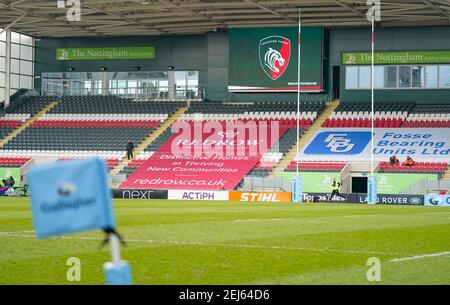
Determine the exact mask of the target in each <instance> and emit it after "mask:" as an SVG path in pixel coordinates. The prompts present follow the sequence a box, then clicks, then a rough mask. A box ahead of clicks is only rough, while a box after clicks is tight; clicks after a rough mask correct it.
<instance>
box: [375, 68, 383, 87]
mask: <svg viewBox="0 0 450 305" xmlns="http://www.w3.org/2000/svg"><path fill="white" fill-rule="evenodd" d="M373 83H374V85H373V86H374V87H375V88H377V89H380V88H383V86H384V66H375V71H374V80H373Z"/></svg>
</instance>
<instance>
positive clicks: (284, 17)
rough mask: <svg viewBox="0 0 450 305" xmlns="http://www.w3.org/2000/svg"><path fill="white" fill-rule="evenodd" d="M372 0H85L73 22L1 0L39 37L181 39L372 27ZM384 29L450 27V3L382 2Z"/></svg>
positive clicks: (48, 0)
mask: <svg viewBox="0 0 450 305" xmlns="http://www.w3.org/2000/svg"><path fill="white" fill-rule="evenodd" d="M366 2H367V1H366V0H357V1H349V0H109V1H106V0H81V7H82V15H81V21H79V22H78V21H75V22H69V21H68V20H67V18H66V13H67V9H63V8H58V7H57V1H56V0H0V27H6V26H8V25H10V24H11V23H13V22H14V21H16V20H17V19H18V18H20V19H19V20H17V21H16V22H15V23H14V24H13V25H12V26H11V29H13V30H15V31H18V32H22V33H26V34H29V35H33V36H36V37H73V36H123V35H177V34H178V35H180V34H197V33H205V32H209V31H217V30H219V31H220V30H223V29H230V28H239V27H268V26H295V25H296V24H297V16H298V8H299V7H301V8H302V23H303V24H304V25H305V26H316V25H321V26H326V27H348V26H361V25H367V19H366V12H367V9H368V6H367V4H366ZM381 18H382V19H381V21H382V22H381V25H382V26H412V25H414V26H417V25H449V24H450V1H449V0H390V1H389V0H388V1H382V13H381Z"/></svg>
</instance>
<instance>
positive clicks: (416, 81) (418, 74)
mask: <svg viewBox="0 0 450 305" xmlns="http://www.w3.org/2000/svg"><path fill="white" fill-rule="evenodd" d="M412 86H413V87H414V88H423V87H425V67H424V66H413V67H412Z"/></svg>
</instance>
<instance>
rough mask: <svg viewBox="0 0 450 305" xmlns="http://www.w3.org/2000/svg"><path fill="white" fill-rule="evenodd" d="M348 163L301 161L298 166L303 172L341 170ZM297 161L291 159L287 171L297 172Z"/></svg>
mask: <svg viewBox="0 0 450 305" xmlns="http://www.w3.org/2000/svg"><path fill="white" fill-rule="evenodd" d="M345 165H346V162H309V161H308V162H299V163H298V168H299V171H302V172H340V171H341V170H342V169H343V168H344V167H345ZM296 170H297V162H296V161H295V160H293V161H291V163H290V164H289V165H288V167H287V169H286V171H288V172H295V171H296Z"/></svg>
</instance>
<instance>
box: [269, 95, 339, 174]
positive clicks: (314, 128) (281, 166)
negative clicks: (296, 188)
mask: <svg viewBox="0 0 450 305" xmlns="http://www.w3.org/2000/svg"><path fill="white" fill-rule="evenodd" d="M339 102H340V101H339V100H338V99H336V100H334V101H333V102H331V103H330V104H329V105H328V106H327V107H326V108H325V109H324V111H323V112H322V113H321V114H320V115H319V116H318V117H317V119H316V120H315V121H314V122H313V124H312V125H311V126H309V128H308V129H307V130H306V132H305V133H304V134H303V135H301V136H300V138H299V139H298V141H300V142H299V144H300V148H302V147H303V146H305V145H306V143H308V142H309V141H310V140H311V138H312V137H313V136H314V135H315V134H316V133H317V132H318V131H319V129H320V128H322V124H323V123H324V122H325V120H326V119H327V118H328V117H329V116H330V115H331V113H333V111H334V110H335V109H336V108H337V107H338V106H339ZM296 155H297V145H294V146H293V147H292V148H291V149H290V150H289V151H288V152H287V153H286V154H285V155H284V157H283V159H281V160H280V162H279V163H278V165H277V166H276V167H275V168H274V169H273V170H272V172H271V174H270V175H269V177H276V176H278V175H280V174H281V173H282V172H284V171H285V170H286V168H287V167H288V165H289V164H290V163H291V161H292V160H294V159H295V157H296Z"/></svg>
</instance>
